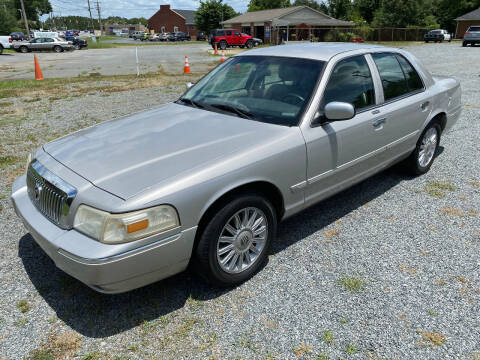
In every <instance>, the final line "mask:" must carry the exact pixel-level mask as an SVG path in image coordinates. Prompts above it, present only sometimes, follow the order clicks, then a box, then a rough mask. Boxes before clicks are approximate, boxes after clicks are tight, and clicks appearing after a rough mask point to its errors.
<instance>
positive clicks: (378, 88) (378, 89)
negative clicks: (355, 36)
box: [365, 54, 385, 106]
mask: <svg viewBox="0 0 480 360" xmlns="http://www.w3.org/2000/svg"><path fill="white" fill-rule="evenodd" d="M365 59H366V60H367V64H368V67H369V68H370V74H372V79H373V86H374V88H375V105H376V106H378V105H380V104H383V103H384V102H385V96H384V94H383V85H382V79H381V77H380V73H379V72H378V68H377V65H375V61H373V58H372V55H371V54H365Z"/></svg>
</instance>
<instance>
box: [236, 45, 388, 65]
mask: <svg viewBox="0 0 480 360" xmlns="http://www.w3.org/2000/svg"><path fill="white" fill-rule="evenodd" d="M287 47H288V49H286V48H287ZM372 49H375V50H377V49H381V50H384V51H397V49H393V48H388V47H385V46H379V45H370V44H353V43H302V44H286V45H278V46H271V47H266V48H261V49H255V50H250V51H246V52H244V53H241V54H238V55H236V56H250V55H254V56H282V57H294V58H304V59H313V60H322V61H328V60H330V59H331V58H332V57H334V56H335V55H338V54H341V53H346V52H353V51H356V52H358V51H359V50H364V51H365V52H368V51H369V50H372Z"/></svg>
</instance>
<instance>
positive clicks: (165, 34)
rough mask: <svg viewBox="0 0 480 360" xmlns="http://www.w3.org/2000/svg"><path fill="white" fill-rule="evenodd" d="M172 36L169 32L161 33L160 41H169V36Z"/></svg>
mask: <svg viewBox="0 0 480 360" xmlns="http://www.w3.org/2000/svg"><path fill="white" fill-rule="evenodd" d="M169 36H170V33H169V32H164V33H161V34H160V41H168V37H169Z"/></svg>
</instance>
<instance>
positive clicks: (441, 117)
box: [430, 112, 447, 131]
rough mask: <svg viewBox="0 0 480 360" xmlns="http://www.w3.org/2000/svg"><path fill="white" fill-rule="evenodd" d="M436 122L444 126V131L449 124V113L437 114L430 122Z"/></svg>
mask: <svg viewBox="0 0 480 360" xmlns="http://www.w3.org/2000/svg"><path fill="white" fill-rule="evenodd" d="M434 122H436V123H438V124H439V125H440V127H441V128H442V131H443V130H445V126H447V114H445V113H444V112H442V113H439V114H437V115H435V116H434V117H433V118H432V120H430V124H431V123H434Z"/></svg>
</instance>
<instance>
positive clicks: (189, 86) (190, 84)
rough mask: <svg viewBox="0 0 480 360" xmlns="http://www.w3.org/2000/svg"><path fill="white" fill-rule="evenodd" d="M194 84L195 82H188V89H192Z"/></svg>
mask: <svg viewBox="0 0 480 360" xmlns="http://www.w3.org/2000/svg"><path fill="white" fill-rule="evenodd" d="M193 85H195V84H194V83H192V82H188V83H186V87H187V90H188V89H190V88H191V87H192V86H193Z"/></svg>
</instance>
